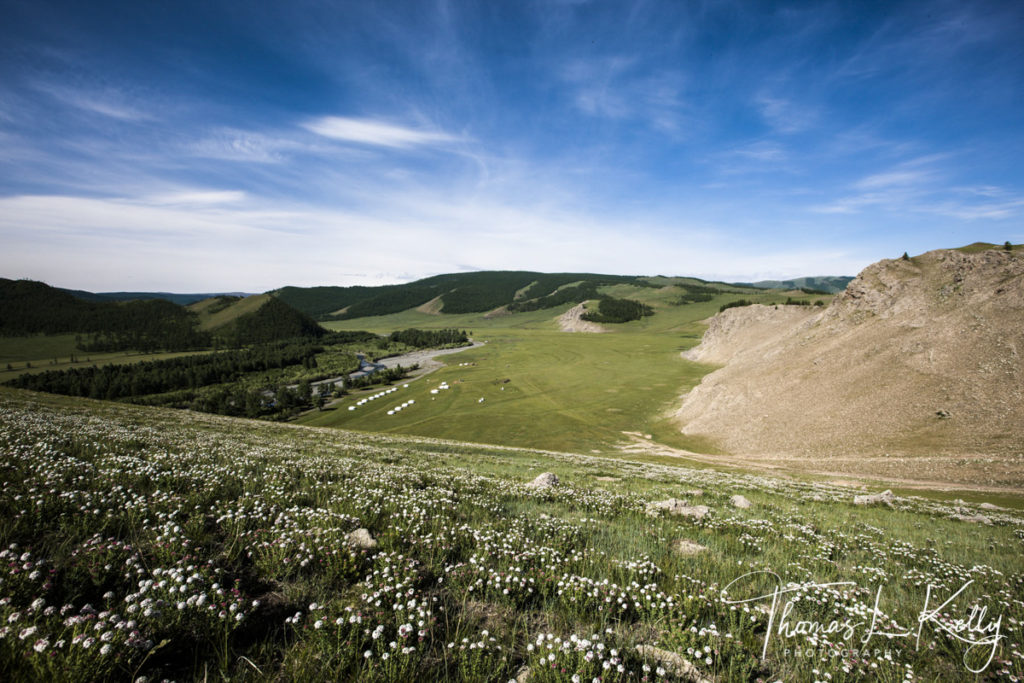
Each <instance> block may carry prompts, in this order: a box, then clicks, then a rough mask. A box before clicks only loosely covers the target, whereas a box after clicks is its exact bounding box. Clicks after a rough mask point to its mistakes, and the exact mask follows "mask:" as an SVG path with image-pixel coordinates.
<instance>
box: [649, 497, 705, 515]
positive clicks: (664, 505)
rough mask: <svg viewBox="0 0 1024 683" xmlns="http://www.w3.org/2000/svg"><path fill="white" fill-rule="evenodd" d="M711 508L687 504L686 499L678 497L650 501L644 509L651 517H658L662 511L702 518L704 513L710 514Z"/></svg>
mask: <svg viewBox="0 0 1024 683" xmlns="http://www.w3.org/2000/svg"><path fill="white" fill-rule="evenodd" d="M710 510H711V508H709V507H708V506H707V505H687V504H686V501H685V500H679V499H678V498H669V499H668V500H659V501H657V502H653V503H648V504H647V507H646V508H645V509H644V511H645V512H646V513H647V514H648V515H649V516H651V517H657V516H658V515H659V514H661V513H662V512H664V513H666V514H669V515H673V516H678V517H692V518H694V519H701V518H703V517H704V515H706V514H708V512H709V511H710Z"/></svg>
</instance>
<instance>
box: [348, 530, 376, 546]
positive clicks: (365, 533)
mask: <svg viewBox="0 0 1024 683" xmlns="http://www.w3.org/2000/svg"><path fill="white" fill-rule="evenodd" d="M347 539H348V544H349V545H350V546H352V547H354V548H362V549H364V550H371V549H373V548H376V547H377V539H375V538H374V537H373V536H371V535H370V531H369V530H368V529H356V530H355V531H353V532H352V533H350V534H349V535H348V536H347Z"/></svg>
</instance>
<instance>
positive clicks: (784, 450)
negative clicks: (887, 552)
mask: <svg viewBox="0 0 1024 683" xmlns="http://www.w3.org/2000/svg"><path fill="white" fill-rule="evenodd" d="M1021 320H1024V253H1019V252H1018V251H1016V250H1014V251H1012V252H1007V251H1003V250H1001V249H989V250H984V251H980V252H976V253H964V252H961V251H955V250H939V251H933V252H928V253H927V254H923V255H921V256H918V257H915V258H913V259H910V260H902V259H895V260H885V261H880V262H879V263H876V264H874V265H872V266H869V267H868V268H866V269H864V271H863V272H861V273H860V275H858V276H857V278H856V279H854V280H853V281H852V282H851V283H850V284H849V286H848V287H847V288H846V290H845V291H844V292H843V293H842V294H840V295H838V296H837V297H836V298H835V299H834V300H833V302H832V303H831V304H830V305H829V306H827V307H825V308H824V309H820V308H819V309H815V307H807V306H778V307H770V306H756V305H755V306H745V307H740V308H731V309H727V310H726V311H723V312H722V313H720V314H718V315H716V316H714V317H713V318H712V319H711V320H710V321H709V327H708V329H707V331H706V332H705V335H704V339H703V341H702V343H701V344H700V345H699V346H697V347H696V348H694V349H692V350H690V351H688V352H686V353H685V355H686V357H687V358H689V359H692V360H697V361H701V362H708V363H716V364H725V367H723V368H721V369H719V370H717V371H715V372H712V373H711V374H709V375H707V376H705V378H704V380H703V381H702V382H701V384H700V385H698V386H697V387H695V388H694V389H693V390H692V391H691V392H689V393H688V394H687V395H686V396H685V397H684V398H683V401H682V405H681V407H680V409H679V411H678V413H677V414H676V419H677V420H678V423H679V425H680V428H681V429H682V431H683V432H684V433H685V434H688V435H700V436H703V437H708V438H711V439H712V440H713V441H714V442H715V443H716V444H718V446H719V447H721V448H723V449H724V450H726V451H727V452H729V453H732V454H734V455H740V456H751V457H753V456H758V457H760V456H772V457H777V458H795V459H799V458H804V459H810V458H813V459H815V460H816V461H818V463H817V465H818V467H820V468H821V469H829V470H832V471H835V470H834V469H833V468H834V466H832V465H829V464H828V462H827V461H828V460H829V459H835V458H840V457H841V458H847V457H852V456H858V457H860V456H872V457H875V458H882V457H890V458H895V457H904V456H905V457H908V458H911V457H917V456H928V457H944V456H950V457H952V456H957V457H959V456H962V455H964V454H971V455H973V456H976V457H988V456H1003V457H1006V458H1013V457H1015V455H1016V454H1017V453H1020V452H1024V326H1022V325H1021V323H1020V321H1021ZM878 465H881V466H883V467H885V468H887V472H886V474H889V475H890V476H921V475H923V474H927V476H930V477H936V478H938V479H940V480H943V481H959V477H960V476H961V475H960V474H959V473H956V472H950V473H947V472H942V471H939V468H938V467H937V466H936V465H935V463H934V462H929V463H928V465H927V467H922V466H921V463H920V462H912V461H909V460H908V462H907V463H905V471H904V472H903V473H902V474H901V473H899V472H897V471H896V469H895V468H896V461H895V460H887V461H878V462H875V463H872V465H871V466H869V468H868V469H866V470H864V471H865V472H870V473H872V474H879V473H880V472H879V471H878V469H879V467H878ZM964 467H965V468H972V466H971V464H967V465H964ZM1014 467H1015V468H1016V470H1017V471H1024V467H1022V466H1021V465H1020V464H1018V465H1016V466H1014ZM987 470H988V473H987V479H984V482H985V483H989V484H992V483H1004V482H1005V483H1006V484H1011V483H1012V484H1019V483H1020V482H1019V481H1015V480H1013V479H1012V477H1016V476H1017V475H1016V474H1013V475H1009V474H1002V472H1003V468H994V467H989V468H987ZM844 471H852V472H856V470H855V469H852V470H851V469H847V470H844ZM996 472H998V473H999V476H1001V477H1004V481H999V480H995V479H993V477H994V476H995V474H994V473H996ZM979 476H986V475H984V474H981V475H979ZM990 480H991V481H990ZM979 481H981V480H979Z"/></svg>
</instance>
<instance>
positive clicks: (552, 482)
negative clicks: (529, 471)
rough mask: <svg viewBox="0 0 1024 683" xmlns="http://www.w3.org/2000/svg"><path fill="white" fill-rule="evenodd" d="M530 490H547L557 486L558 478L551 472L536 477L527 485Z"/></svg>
mask: <svg viewBox="0 0 1024 683" xmlns="http://www.w3.org/2000/svg"><path fill="white" fill-rule="evenodd" d="M527 486H529V487H530V488H531V489H547V488H551V487H552V486H558V477H557V476H556V475H554V474H553V473H551V472H545V473H543V474H539V475H537V478H536V479H534V480H533V481H531V482H530V483H529V484H527Z"/></svg>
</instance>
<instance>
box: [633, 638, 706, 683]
mask: <svg viewBox="0 0 1024 683" xmlns="http://www.w3.org/2000/svg"><path fill="white" fill-rule="evenodd" d="M636 649H637V652H639V653H640V656H641V657H643V658H644V659H653V660H655V661H656V662H658V663H660V664H661V665H662V666H663V667H665V670H666V671H668V672H669V673H671V674H673V675H675V676H679V677H680V678H683V679H685V680H688V681H691V683H711V679H709V678H705V676H704V675H703V674H702V673H701V672H700V670H698V669H697V667H695V666H694V665H693V664H692V663H691V662H690V661H688V660H687V659H684V658H683V657H682V656H681V655H678V654H676V653H675V652H669V651H668V650H662V649H660V648H657V647H653V646H651V645H637V646H636Z"/></svg>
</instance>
